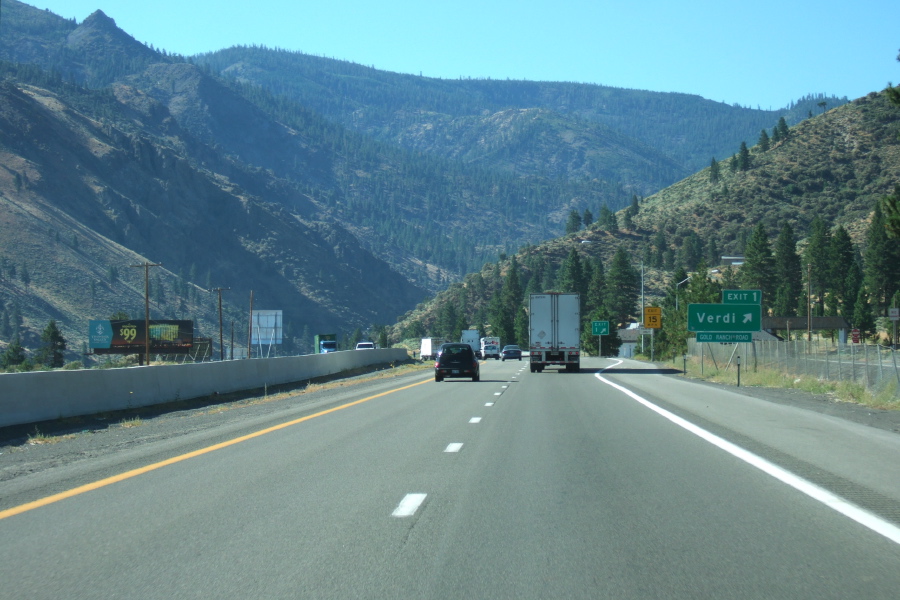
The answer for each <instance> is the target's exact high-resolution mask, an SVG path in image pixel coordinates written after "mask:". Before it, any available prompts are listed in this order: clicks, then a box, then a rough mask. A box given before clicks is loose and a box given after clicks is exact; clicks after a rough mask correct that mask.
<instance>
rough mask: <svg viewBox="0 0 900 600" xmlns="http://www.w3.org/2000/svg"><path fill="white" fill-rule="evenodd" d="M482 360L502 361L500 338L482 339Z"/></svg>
mask: <svg viewBox="0 0 900 600" xmlns="http://www.w3.org/2000/svg"><path fill="white" fill-rule="evenodd" d="M481 358H496V359H497V360H500V338H498V337H483V338H481Z"/></svg>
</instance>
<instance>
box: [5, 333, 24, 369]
mask: <svg viewBox="0 0 900 600" xmlns="http://www.w3.org/2000/svg"><path fill="white" fill-rule="evenodd" d="M23 362H25V348H23V347H22V342H21V341H20V340H19V336H16V337H15V338H14V339H13V341H11V342H10V343H9V345H8V346H7V347H6V351H5V352H4V353H3V354H2V355H0V367H3V368H4V369H9V368H10V367H16V366H19V365H21V364H22V363H23Z"/></svg>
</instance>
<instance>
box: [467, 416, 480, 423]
mask: <svg viewBox="0 0 900 600" xmlns="http://www.w3.org/2000/svg"><path fill="white" fill-rule="evenodd" d="M469 423H476V424H477V423H481V417H472V418H471V419H469Z"/></svg>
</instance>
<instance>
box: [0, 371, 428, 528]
mask: <svg viewBox="0 0 900 600" xmlns="http://www.w3.org/2000/svg"><path fill="white" fill-rule="evenodd" d="M429 381H430V380H428V379H426V380H425V381H420V382H419V383H413V384H411V385H407V386H404V387H401V388H397V389H393V390H388V391H387V392H382V393H380V394H375V395H374V396H369V397H367V398H363V399H361V400H355V401H354V402H349V403H347V404H342V405H341V406H335V407H334V408H329V409H328V410H323V411H320V412H317V413H315V414H312V415H307V416H305V417H301V418H299V419H294V420H293V421H288V422H286V423H281V424H280V425H274V426H272V427H268V428H266V429H261V430H259V431H255V432H253V433H249V434H247V435H242V436H241V437H236V438H234V439H231V440H228V441H226V442H221V443H218V444H214V445H212V446H207V447H206V448H200V449H199V450H194V451H193V452H188V453H187V454H181V455H179V456H173V457H172V458H168V459H166V460H163V461H160V462H157V463H153V464H151V465H147V466H145V467H140V468H138V469H133V470H131V471H126V472H125V473H120V474H119V475H113V476H112V477H107V478H106V479H101V480H99V481H95V482H93V483H87V484H85V485H82V486H79V487H77V488H72V489H71V490H66V491H65V492H60V493H58V494H53V495H52V496H47V497H46V498H41V499H39V500H34V501H32V502H28V503H26V504H20V505H19V506H14V507H12V508H8V509H6V510H2V511H0V520H3V519H5V518H7V517H12V516H13V515H18V514H21V513H24V512H28V511H29V510H34V509H35V508H40V507H42V506H47V505H48V504H53V503H54V502H59V501H60V500H65V499H66V498H72V497H73V496H78V495H80V494H83V493H85V492H90V491H92V490H96V489H100V488H102V487H106V486H108V485H112V484H113V483H118V482H120V481H125V480H126V479H131V478H132V477H137V476H138V475H143V474H144V473H149V472H150V471H155V470H156V469H160V468H162V467H166V466H168V465H174V464H175V463H179V462H181V461H183V460H187V459H189V458H194V457H195V456H201V455H203V454H208V453H210V452H213V451H215V450H220V449H222V448H227V447H228V446H233V445H235V444H239V443H241V442H245V441H247V440H251V439H253V438H256V437H259V436H261V435H265V434H267V433H272V432H273V431H278V430H279V429H284V428H286V427H290V426H291V425H297V424H298V423H303V422H304V421H309V420H310V419H315V418H316V417H321V416H323V415H327V414H329V413H333V412H336V411H339V410H343V409H345V408H350V407H351V406H356V405H357V404H362V403H363V402H368V401H369V400H374V399H375V398H381V397H382V396H387V395H388V394H393V393H394V392H400V391H403V390H408V389H409V388H413V387H416V386H417V385H422V384H423V383H428V382H429Z"/></svg>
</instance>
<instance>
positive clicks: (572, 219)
mask: <svg viewBox="0 0 900 600" xmlns="http://www.w3.org/2000/svg"><path fill="white" fill-rule="evenodd" d="M580 230H581V215H579V214H578V211H577V210H575V209H572V210H571V211H570V212H569V219H568V220H567V221H566V233H567V234H568V233H575V232H576V231H580Z"/></svg>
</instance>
